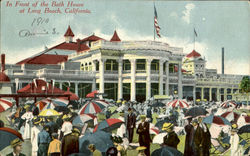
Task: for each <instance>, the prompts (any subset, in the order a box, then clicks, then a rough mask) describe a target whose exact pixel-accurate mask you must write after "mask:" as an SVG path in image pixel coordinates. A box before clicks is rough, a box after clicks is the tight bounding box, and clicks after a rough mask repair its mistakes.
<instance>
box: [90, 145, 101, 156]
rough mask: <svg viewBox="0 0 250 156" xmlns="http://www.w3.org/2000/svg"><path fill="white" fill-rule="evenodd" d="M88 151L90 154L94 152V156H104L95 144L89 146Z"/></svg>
mask: <svg viewBox="0 0 250 156" xmlns="http://www.w3.org/2000/svg"><path fill="white" fill-rule="evenodd" d="M88 149H89V150H90V152H92V155H93V156H102V153H101V152H100V151H99V150H98V149H96V148H95V145H94V144H90V145H89V146H88Z"/></svg>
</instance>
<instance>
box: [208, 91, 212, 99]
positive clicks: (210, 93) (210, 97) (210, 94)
mask: <svg viewBox="0 0 250 156" xmlns="http://www.w3.org/2000/svg"><path fill="white" fill-rule="evenodd" d="M209 101H212V88H209Z"/></svg>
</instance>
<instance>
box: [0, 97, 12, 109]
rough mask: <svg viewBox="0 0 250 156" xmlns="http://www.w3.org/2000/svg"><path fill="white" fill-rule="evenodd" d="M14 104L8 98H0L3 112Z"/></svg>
mask: <svg viewBox="0 0 250 156" xmlns="http://www.w3.org/2000/svg"><path fill="white" fill-rule="evenodd" d="M12 105H13V103H12V102H11V101H9V100H7V99H2V98H0V112H3V111H5V110H7V109H8V108H10V107H11V106H12Z"/></svg>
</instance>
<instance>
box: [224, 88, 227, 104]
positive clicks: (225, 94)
mask: <svg viewBox="0 0 250 156" xmlns="http://www.w3.org/2000/svg"><path fill="white" fill-rule="evenodd" d="M226 100H227V88H224V101H226Z"/></svg>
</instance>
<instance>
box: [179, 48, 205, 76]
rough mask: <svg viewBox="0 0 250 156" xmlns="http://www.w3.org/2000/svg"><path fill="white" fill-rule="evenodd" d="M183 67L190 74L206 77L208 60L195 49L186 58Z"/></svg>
mask: <svg viewBox="0 0 250 156" xmlns="http://www.w3.org/2000/svg"><path fill="white" fill-rule="evenodd" d="M183 68H184V69H185V70H186V71H187V72H188V73H189V74H192V75H195V76H197V77H205V69H206V60H205V59H203V58H202V57H201V54H200V53H198V52H197V51H195V50H193V51H192V52H191V53H189V54H187V55H186V57H185V58H184V61H183Z"/></svg>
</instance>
